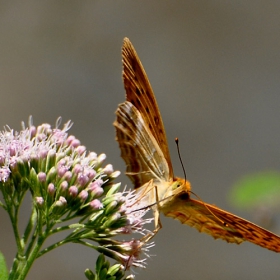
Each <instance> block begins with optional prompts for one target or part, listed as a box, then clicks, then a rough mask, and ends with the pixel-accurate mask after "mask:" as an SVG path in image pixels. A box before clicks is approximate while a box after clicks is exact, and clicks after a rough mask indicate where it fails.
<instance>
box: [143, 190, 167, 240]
mask: <svg viewBox="0 0 280 280" xmlns="http://www.w3.org/2000/svg"><path fill="white" fill-rule="evenodd" d="M154 188H155V195H156V205H155V206H153V207H152V209H153V213H154V220H155V229H154V230H153V232H151V233H148V234H147V235H145V236H144V237H143V238H141V241H142V242H144V243H147V242H148V241H149V240H151V239H152V238H153V237H154V236H155V235H156V234H157V233H158V231H159V230H160V229H161V228H162V224H161V221H160V216H159V214H160V212H159V197H158V189H157V186H155V187H154Z"/></svg>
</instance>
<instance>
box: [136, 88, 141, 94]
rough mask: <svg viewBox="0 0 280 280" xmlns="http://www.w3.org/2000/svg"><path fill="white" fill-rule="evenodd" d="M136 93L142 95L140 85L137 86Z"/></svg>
mask: <svg viewBox="0 0 280 280" xmlns="http://www.w3.org/2000/svg"><path fill="white" fill-rule="evenodd" d="M136 94H137V95H138V96H140V95H141V92H140V90H139V88H138V87H136Z"/></svg>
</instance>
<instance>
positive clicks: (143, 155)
mask: <svg viewBox="0 0 280 280" xmlns="http://www.w3.org/2000/svg"><path fill="white" fill-rule="evenodd" d="M122 61H123V80H124V87H125V90H126V101H125V102H124V103H122V104H120V105H119V107H118V109H117V111H116V115H117V119H116V121H115V122H114V126H115V127H116V131H117V141H118V142H119V146H120V149H121V156H122V158H123V159H124V161H125V163H126V166H127V169H126V174H127V175H128V177H129V178H130V179H131V180H132V182H133V184H134V186H135V188H136V189H137V191H138V192H140V195H141V197H142V198H141V204H143V205H145V206H146V207H149V206H151V208H152V209H153V211H154V218H155V230H154V232H153V234H152V235H148V236H146V238H144V240H145V242H146V241H148V240H149V239H150V238H152V237H153V236H154V234H156V232H157V231H158V230H159V229H160V228H161V223H160V219H159V212H162V213H163V214H164V215H166V216H167V217H172V218H174V219H178V220H179V221H181V222H182V223H183V224H187V225H189V226H191V227H194V228H196V229H197V230H198V231H199V232H205V233H207V234H209V235H212V236H213V237H214V238H215V239H217V238H221V239H223V240H225V241H227V242H230V243H237V244H240V243H241V242H243V241H250V242H252V243H255V244H257V245H259V246H262V247H264V248H267V249H269V250H272V251H275V252H280V237H279V236H277V235H275V234H273V233H272V232H269V231H267V230H265V229H263V228H261V227H259V226H257V225H255V224H253V223H251V222H249V221H246V220H244V219H242V218H240V217H237V216H235V215H233V214H231V213H229V212H226V211H224V210H222V209H220V208H218V207H215V206H213V205H210V204H207V203H204V202H201V201H199V200H195V199H192V198H190V189H191V185H190V183H189V182H188V181H185V180H184V179H181V178H177V177H174V174H173V168H172V164H171V159H170V155H169V150H168V145H167V140H166V136H165V130H164V126H163V122H162V119H161V116H160V112H159V109H158V105H157V103H156V100H155V96H154V93H153V90H152V88H151V85H150V83H149V80H148V77H147V75H146V73H145V70H144V68H143V66H142V64H141V62H140V59H139V58H138V55H137V53H136V51H135V49H134V47H133V46H132V44H131V42H130V41H129V39H128V38H125V39H124V43H123V48H122Z"/></svg>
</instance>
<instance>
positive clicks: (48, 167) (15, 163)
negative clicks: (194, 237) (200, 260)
mask: <svg viewBox="0 0 280 280" xmlns="http://www.w3.org/2000/svg"><path fill="white" fill-rule="evenodd" d="M59 125H60V119H59V120H58V121H57V125H56V127H55V128H52V127H51V125H49V124H42V125H40V126H38V127H35V126H34V125H33V124H32V123H31V122H30V124H29V127H28V128H25V127H24V128H23V130H22V131H21V132H15V131H14V130H12V129H10V128H9V127H6V129H5V130H4V131H2V132H0V191H2V193H3V194H4V198H5V202H6V204H7V205H8V204H9V203H10V205H12V207H14V206H16V207H17V206H18V205H20V203H21V200H22V199H23V197H24V194H25V193H26V192H27V191H30V193H31V195H32V198H33V200H32V201H33V206H34V209H36V211H37V214H38V215H37V217H38V219H40V222H39V220H38V221H37V222H35V223H34V226H35V227H36V226H41V227H42V228H40V229H36V230H34V232H42V231H43V230H44V229H47V232H48V233H52V231H55V232H59V231H60V230H65V228H66V229H70V230H72V233H70V234H69V235H68V236H67V238H66V240H67V242H75V243H82V244H83V245H85V244H86V245H87V246H90V247H94V246H93V245H90V244H89V243H88V241H95V242H97V243H99V246H97V247H94V248H96V249H97V250H98V251H99V252H102V253H104V254H106V255H107V256H110V257H113V258H114V259H115V260H117V261H118V262H119V263H120V264H121V265H123V266H125V267H126V268H128V267H131V266H138V267H139V266H141V267H143V266H144V265H145V260H141V259H140V253H142V252H144V254H146V255H147V250H148V248H149V245H147V244H144V243H143V242H141V241H140V240H137V239H132V240H128V241H123V242H120V241H116V240H114V239H113V237H114V236H115V235H117V234H126V236H128V234H130V233H140V234H142V235H145V234H147V232H148V233H149V231H148V230H146V229H145V228H144V225H145V224H146V223H149V222H150V221H151V219H148V220H147V219H144V218H143V216H144V215H145V214H146V212H147V210H139V211H138V210H137V209H135V207H133V205H137V206H139V200H140V197H139V195H138V194H137V193H136V192H129V191H128V192H120V184H119V183H114V182H113V181H114V180H115V178H117V177H118V175H119V174H120V172H119V171H114V169H113V166H112V165H111V164H107V165H106V166H105V167H103V163H104V161H105V159H106V155H105V154H100V155H99V156H98V155H97V154H96V153H94V152H89V153H88V152H87V151H86V148H85V146H82V145H81V143H80V141H79V140H78V139H76V138H75V137H74V136H72V135H70V136H69V135H68V130H69V129H70V127H71V126H72V123H71V122H67V123H66V124H65V125H64V127H63V128H62V129H60V128H59ZM14 198H15V199H16V201H14V202H13V201H12V199H14ZM7 209H9V207H7ZM14 212H17V211H14ZM73 218H79V219H80V220H79V222H78V223H77V222H75V224H73V225H71V224H70V225H69V226H68V227H61V226H58V224H59V223H62V222H65V221H70V220H71V219H73ZM32 221H33V220H32ZM46 236H47V235H46ZM85 240H86V241H85ZM67 242H64V243H67ZM58 244H59V245H60V244H63V242H61V243H58ZM57 246H58V245H57ZM47 251H48V248H46V249H44V250H43V251H42V252H41V253H40V254H41V255H42V254H44V253H45V252H47Z"/></svg>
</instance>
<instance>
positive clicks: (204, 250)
mask: <svg viewBox="0 0 280 280" xmlns="http://www.w3.org/2000/svg"><path fill="white" fill-rule="evenodd" d="M0 4H1V5H0V38H1V42H0V98H1V103H0V126H2V127H3V126H4V125H6V124H8V125H9V126H10V127H12V128H15V129H17V130H18V129H20V122H21V121H22V120H24V121H26V122H27V120H28V116H29V115H32V116H33V119H34V123H35V124H36V125H38V124H41V123H42V122H48V123H51V124H55V121H56V119H57V117H59V116H61V117H62V118H63V120H64V121H65V122H66V121H67V120H68V119H71V120H72V121H73V122H74V126H73V128H72V129H71V133H72V134H74V135H75V136H76V137H77V138H79V139H80V140H81V142H82V143H83V144H84V145H86V146H87V147H88V149H89V150H94V151H96V152H97V153H102V152H105V153H106V154H107V158H108V161H107V162H108V163H112V164H113V165H114V167H115V169H119V170H121V171H124V170H125V165H124V163H123V161H122V159H121V158H120V151H119V148H118V144H117V143H116V141H115V139H114V138H115V131H114V128H113V126H112V122H113V121H114V118H115V117H114V112H115V110H116V108H117V105H118V104H119V103H121V102H123V101H124V97H125V93H124V89H123V85H122V79H121V45H122V40H123V37H125V36H127V37H129V38H130V40H131V41H132V43H133V44H134V46H135V48H136V50H137V52H138V54H139V56H140V58H141V60H142V63H143V65H144V67H145V69H146V71H147V73H148V76H149V79H150V82H151V84H152V86H153V89H154V92H155V95H156V97H157V100H158V104H159V107H160V110H161V114H162V117H163V121H164V123H165V128H166V132H167V137H168V140H169V146H170V150H171V155H172V160H173V165H174V169H175V173H176V174H177V175H179V176H182V168H181V167H180V164H179V160H178V156H177V154H176V147H175V144H174V142H173V139H174V138H175V137H179V139H180V144H181V153H182V158H183V160H184V163H185V168H186V169H187V174H188V179H189V180H190V181H191V182H192V186H193V191H195V192H196V193H197V194H198V195H199V196H201V197H202V198H203V199H204V200H205V201H206V202H209V203H214V204H216V205H218V206H220V207H222V208H224V209H226V210H228V211H232V212H234V213H236V214H238V215H241V216H243V217H245V218H248V219H250V220H253V217H252V213H249V212H244V211H241V210H239V209H235V208H234V207H233V206H232V205H230V203H229V201H228V193H229V192H230V189H231V186H232V185H233V184H234V183H235V182H236V181H237V180H238V179H239V178H240V177H242V176H243V175H245V174H248V173H251V172H258V171H262V170H279V168H280V125H279V124H280V110H279V109H280V79H279V76H280V51H279V50H280V34H279V32H280V3H279V1H252V0H251V1H165V0H161V1H151V0H149V1H147V0H144V1H1V2H0ZM120 180H121V181H122V182H123V183H124V185H125V184H127V185H128V186H130V187H131V183H130V182H129V180H128V179H127V178H126V177H125V176H124V175H122V177H121V178H120ZM29 210H30V206H29V205H28V203H26V205H25V211H26V215H27V214H28V211H29ZM0 215H1V216H0V219H1V220H0V222H1V237H0V250H1V251H2V252H3V253H4V254H5V255H6V256H7V260H8V264H9V266H10V265H11V263H12V259H13V256H14V254H15V244H14V238H13V235H12V231H11V226H10V223H9V221H8V218H7V215H6V213H4V211H3V210H2V211H0ZM23 218H24V215H23ZM162 223H163V229H162V230H161V231H160V232H159V233H158V235H157V236H156V238H155V239H154V241H155V242H156V246H155V247H154V248H152V249H151V251H150V253H151V254H152V255H156V256H154V257H152V258H151V259H150V260H148V267H147V269H145V270H141V269H140V270H138V269H137V270H135V272H136V273H137V275H136V279H139V280H141V279H225V278H226V279H228V280H229V279H264V278H266V279H279V273H280V272H279V263H280V256H279V255H277V254H276V253H274V252H270V251H268V250H266V249H263V248H261V247H258V246H255V245H252V244H250V243H243V244H241V245H239V246H237V245H235V244H227V243H226V242H223V241H219V240H218V241H214V240H213V239H212V238H211V237H209V236H207V235H205V234H199V233H198V232H197V231H196V230H194V229H192V228H189V227H187V226H183V225H181V224H180V223H179V222H178V221H175V220H172V219H170V218H165V217H163V218H162ZM274 231H275V232H278V233H280V231H279V228H277V227H276V228H275V229H274ZM96 256H97V254H95V252H93V251H92V250H90V249H88V248H86V247H81V246H78V245H67V246H64V247H61V248H59V249H56V250H54V251H53V252H51V253H49V254H47V255H45V256H44V257H42V258H41V259H39V260H37V261H36V262H35V265H34V267H33V269H32V271H31V272H30V274H29V276H28V278H27V279H29V280H31V279H40V280H45V279H69V280H70V279H85V278H84V276H83V271H84V269H85V268H87V267H91V268H94V264H95V259H96Z"/></svg>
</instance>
